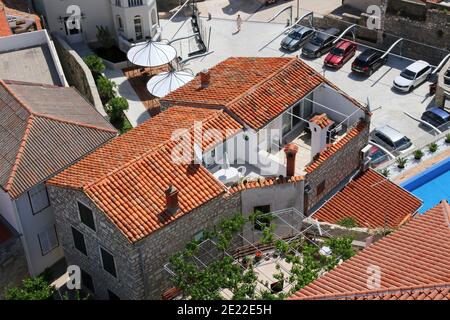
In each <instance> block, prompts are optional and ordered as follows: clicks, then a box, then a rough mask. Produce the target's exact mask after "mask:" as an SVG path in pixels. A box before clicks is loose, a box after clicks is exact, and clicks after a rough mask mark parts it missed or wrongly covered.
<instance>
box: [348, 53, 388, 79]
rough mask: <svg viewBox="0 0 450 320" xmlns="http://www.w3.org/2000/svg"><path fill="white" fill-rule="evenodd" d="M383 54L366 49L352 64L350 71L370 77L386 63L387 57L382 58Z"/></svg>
mask: <svg viewBox="0 0 450 320" xmlns="http://www.w3.org/2000/svg"><path fill="white" fill-rule="evenodd" d="M382 56H383V52H380V51H377V50H374V49H366V50H364V51H363V52H362V53H361V54H359V56H358V57H356V59H355V60H354V61H353V63H352V71H354V72H356V73H361V74H365V75H368V76H371V75H372V74H373V73H374V72H375V71H377V70H378V69H379V68H380V67H381V66H382V65H384V64H385V63H386V62H387V59H388V57H387V56H385V57H383V58H382Z"/></svg>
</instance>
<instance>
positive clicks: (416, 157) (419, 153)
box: [414, 150, 423, 161]
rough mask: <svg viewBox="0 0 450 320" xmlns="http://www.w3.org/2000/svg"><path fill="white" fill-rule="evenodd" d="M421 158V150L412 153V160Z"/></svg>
mask: <svg viewBox="0 0 450 320" xmlns="http://www.w3.org/2000/svg"><path fill="white" fill-rule="evenodd" d="M422 157H423V152H422V150H416V151H414V159H416V160H418V161H419V160H420V159H422Z"/></svg>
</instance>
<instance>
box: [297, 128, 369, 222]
mask: <svg viewBox="0 0 450 320" xmlns="http://www.w3.org/2000/svg"><path fill="white" fill-rule="evenodd" d="M368 142H369V125H368V124H367V125H366V126H365V128H364V130H363V131H362V132H361V133H360V134H359V135H358V136H356V137H354V138H353V139H352V140H350V141H349V142H348V143H346V144H345V145H344V146H342V147H341V148H340V149H339V150H338V151H336V152H335V153H334V154H333V156H331V157H330V158H328V159H327V160H325V161H324V162H323V163H322V164H321V165H320V166H319V167H318V168H316V169H315V170H314V171H313V172H311V173H309V174H307V175H306V177H305V179H306V180H305V188H306V186H307V185H309V187H310V190H311V191H310V193H308V195H307V197H305V199H304V201H305V208H306V213H309V212H310V211H311V209H312V208H314V206H315V205H316V204H318V203H319V202H320V201H321V200H322V199H323V198H324V197H325V196H326V195H327V194H329V193H330V192H332V191H333V190H334V189H335V188H336V187H337V186H338V185H339V184H340V183H341V182H342V181H344V180H345V179H346V178H347V177H348V176H349V175H350V174H352V173H353V172H355V171H356V170H357V169H358V168H360V166H361V152H360V151H361V150H362V148H364V146H366V145H367V143H368ZM322 183H324V187H323V189H322V190H321V192H320V193H318V191H319V190H318V189H320V188H318V187H319V185H321V184H322ZM305 194H306V193H305Z"/></svg>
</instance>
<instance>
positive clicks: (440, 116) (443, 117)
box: [421, 107, 450, 127]
mask: <svg viewBox="0 0 450 320" xmlns="http://www.w3.org/2000/svg"><path fill="white" fill-rule="evenodd" d="M421 119H422V120H423V121H426V122H428V123H429V124H431V125H433V126H435V127H440V126H442V125H444V124H446V123H447V122H450V113H448V112H447V111H445V110H443V109H441V108H438V107H434V108H431V109H428V110H427V111H425V112H424V113H423V114H422V117H421Z"/></svg>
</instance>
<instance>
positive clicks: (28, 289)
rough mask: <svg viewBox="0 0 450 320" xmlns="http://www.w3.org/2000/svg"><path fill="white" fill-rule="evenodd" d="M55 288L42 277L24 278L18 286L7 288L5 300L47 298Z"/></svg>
mask: <svg viewBox="0 0 450 320" xmlns="http://www.w3.org/2000/svg"><path fill="white" fill-rule="evenodd" d="M54 291H55V289H54V288H53V287H51V286H50V284H49V283H48V282H47V281H46V280H45V279H44V277H36V278H26V279H24V280H23V281H22V286H21V287H19V288H9V289H8V290H7V291H6V293H5V299H6V300H48V299H50V298H51V297H52V296H53V293H54Z"/></svg>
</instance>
